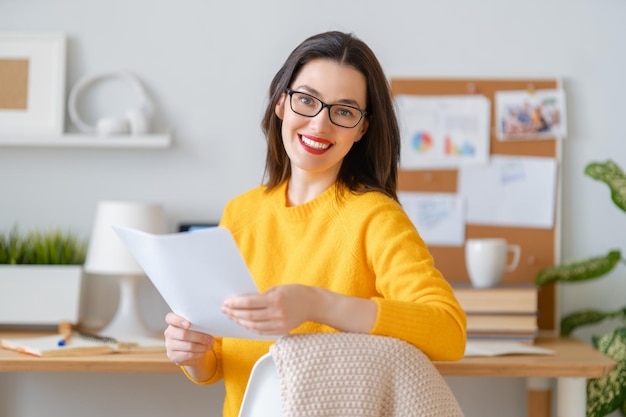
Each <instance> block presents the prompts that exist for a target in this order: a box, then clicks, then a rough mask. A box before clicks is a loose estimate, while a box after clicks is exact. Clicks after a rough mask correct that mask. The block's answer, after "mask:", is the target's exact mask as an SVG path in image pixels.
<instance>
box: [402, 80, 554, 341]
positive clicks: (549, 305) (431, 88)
mask: <svg viewBox="0 0 626 417" xmlns="http://www.w3.org/2000/svg"><path fill="white" fill-rule="evenodd" d="M557 88H560V83H559V80H557V79H459V78H455V79H435V78H432V79H429V78H419V79H417V78H406V79H391V89H392V91H393V94H394V95H397V94H412V95H437V96H442V95H463V94H481V95H483V96H485V97H487V98H488V99H489V100H490V101H491V112H492V114H491V138H490V154H491V155H508V156H530V157H533V156H534V157H550V158H555V159H556V160H557V164H558V165H560V164H559V160H560V141H559V140H556V139H554V138H546V139H540V140H535V139H534V140H527V141H500V140H498V139H497V137H496V129H495V121H496V117H495V102H494V96H495V93H496V91H507V90H531V89H537V90H540V89H557ZM559 172H560V168H558V169H557V187H556V188H557V193H558V192H559V191H558V190H560V186H559V183H560V176H559V174H558V173H559ZM457 184H458V171H457V170H456V169H424V170H404V169H401V170H400V171H399V177H398V189H399V190H400V191H419V192H444V193H456V192H457ZM555 199H556V205H555V207H556V213H555V222H554V225H553V227H552V228H550V229H540V228H526V227H503V226H491V225H477V224H469V223H468V224H467V225H466V228H465V238H466V239H470V238H480V237H502V238H505V239H507V241H509V242H510V243H516V244H518V245H520V246H521V250H522V254H521V258H520V262H519V265H518V267H517V269H516V270H515V271H513V272H506V273H505V275H504V277H503V284H505V285H506V284H530V285H534V280H535V276H536V274H537V272H538V271H539V270H541V269H543V268H545V267H547V266H552V265H554V264H555V263H556V260H557V257H558V251H559V246H558V238H559V236H558V224H559V221H558V212H559V198H557V196H555ZM429 248H430V251H431V253H432V255H433V257H434V259H435V265H436V266H437V268H438V269H439V270H440V271H441V272H442V273H443V275H444V276H445V277H446V279H447V280H448V281H449V282H450V283H452V284H453V285H454V284H455V283H457V284H469V277H468V274H467V271H466V268H465V254H464V251H465V249H464V247H463V246H460V247H450V246H432V245H429ZM556 321H557V314H556V289H555V286H554V285H550V286H546V287H543V288H542V289H541V290H540V291H539V317H538V324H539V328H540V329H542V330H555V329H556V328H557V327H556V326H557V323H556Z"/></svg>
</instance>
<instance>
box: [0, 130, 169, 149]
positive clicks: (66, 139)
mask: <svg viewBox="0 0 626 417" xmlns="http://www.w3.org/2000/svg"><path fill="white" fill-rule="evenodd" d="M171 143H172V137H171V135H170V134H150V135H115V136H96V135H85V134H75V133H69V134H63V135H11V136H1V135H0V147H3V146H11V147H66V148H169V147H170V146H171Z"/></svg>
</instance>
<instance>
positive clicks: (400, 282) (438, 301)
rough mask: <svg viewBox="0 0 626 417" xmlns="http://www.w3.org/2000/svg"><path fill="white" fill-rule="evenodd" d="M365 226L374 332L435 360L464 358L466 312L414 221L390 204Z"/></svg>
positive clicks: (372, 216)
mask: <svg viewBox="0 0 626 417" xmlns="http://www.w3.org/2000/svg"><path fill="white" fill-rule="evenodd" d="M363 223H364V227H363V229H362V230H363V233H364V238H363V240H364V242H366V243H365V251H366V252H367V254H366V258H367V262H368V263H369V264H370V268H371V270H372V271H373V273H374V279H375V280H376V289H377V291H378V293H379V294H380V296H378V297H373V299H374V300H375V301H376V303H377V305H378V315H377V318H376V322H375V324H374V327H373V328H372V330H371V333H372V334H378V335H384V336H392V337H397V338H399V339H402V340H405V341H407V342H409V343H411V344H413V345H414V346H416V347H418V348H419V349H420V350H422V351H423V352H424V353H425V354H426V355H428V356H429V357H430V358H431V359H432V360H458V359H460V358H462V357H463V353H464V351H465V340H466V317H465V313H464V311H463V310H462V308H461V306H460V305H459V303H458V301H457V300H456V297H455V296H454V292H453V291H452V287H451V286H450V285H449V283H448V282H447V281H446V280H445V279H444V277H443V276H442V274H441V273H440V272H439V270H438V269H437V268H436V267H435V265H434V261H433V258H432V256H431V254H430V252H429V251H428V248H427V246H426V244H425V243H424V241H423V240H422V238H421V237H420V236H419V233H418V232H417V230H416V229H415V227H414V225H413V223H412V222H411V220H410V219H409V218H408V216H407V215H406V214H405V213H404V211H403V210H402V208H401V207H400V206H399V205H398V204H397V203H395V202H390V203H389V204H384V205H382V206H379V207H378V209H377V210H374V211H373V212H372V213H371V214H370V216H369V217H368V218H367V219H366V221H364V222H363Z"/></svg>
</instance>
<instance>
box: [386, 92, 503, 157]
mask: <svg viewBox="0 0 626 417" xmlns="http://www.w3.org/2000/svg"><path fill="white" fill-rule="evenodd" d="M395 101H396V106H397V110H398V119H399V124H400V131H401V137H402V147H401V149H402V150H401V152H402V154H401V158H400V159H401V161H400V165H401V167H402V168H403V169H424V168H453V167H458V166H461V165H465V164H482V163H486V162H487V161H488V159H489V138H490V128H489V126H490V115H491V102H490V101H489V99H488V98H487V97H485V96H482V95H478V94H472V95H463V96H417V95H397V96H396V97H395Z"/></svg>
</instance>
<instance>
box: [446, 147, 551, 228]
mask: <svg viewBox="0 0 626 417" xmlns="http://www.w3.org/2000/svg"><path fill="white" fill-rule="evenodd" d="M556 175H557V162H556V160H555V159H553V158H541V157H513V156H503V155H493V156H492V157H491V162H490V163H489V164H488V165H484V166H463V167H461V168H460V169H459V186H458V189H459V193H460V194H461V195H462V196H463V197H464V198H465V201H466V202H467V217H466V222H467V223H470V224H484V225H501V226H520V227H535V228H544V229H547V228H551V227H553V225H554V212H555V204H556Z"/></svg>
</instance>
